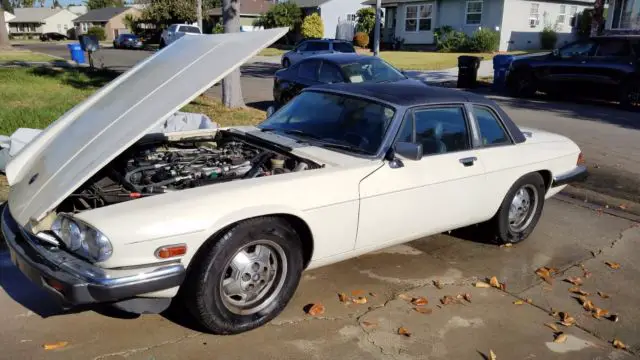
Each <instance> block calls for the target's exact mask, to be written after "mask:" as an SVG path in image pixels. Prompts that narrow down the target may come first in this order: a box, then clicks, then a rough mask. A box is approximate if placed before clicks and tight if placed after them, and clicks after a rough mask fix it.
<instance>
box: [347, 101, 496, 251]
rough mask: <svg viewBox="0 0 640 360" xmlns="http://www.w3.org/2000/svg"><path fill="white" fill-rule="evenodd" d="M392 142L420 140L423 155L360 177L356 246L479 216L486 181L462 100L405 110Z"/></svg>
mask: <svg viewBox="0 0 640 360" xmlns="http://www.w3.org/2000/svg"><path fill="white" fill-rule="evenodd" d="M396 142H413V143H419V144H422V146H423V153H424V156H423V157H422V159H420V160H417V161H413V160H408V159H401V160H402V163H403V166H401V167H397V166H391V163H390V162H385V163H384V164H383V165H382V166H381V167H380V168H379V169H378V170H376V171H375V172H374V173H372V174H371V175H369V176H367V177H366V178H365V179H363V180H362V181H361V183H360V216H359V224H358V235H357V242H356V247H357V248H360V249H365V248H379V247H381V246H388V245H392V244H395V243H402V242H406V241H410V240H413V239H417V238H420V237H423V236H428V235H432V234H436V233H439V232H442V231H446V230H452V229H455V228H458V227H462V226H465V225H470V224H473V223H476V222H478V221H479V219H481V218H482V216H483V215H484V213H483V209H482V206H483V201H484V197H485V195H484V194H485V191H484V190H485V187H486V186H487V184H486V182H485V178H484V167H483V164H482V159H481V157H480V156H478V152H477V151H476V150H473V148H472V146H471V128H470V123H469V116H468V114H467V112H466V108H465V106H464V105H463V104H451V105H436V106H427V107H419V108H415V109H411V110H409V111H408V112H407V113H406V115H405V117H404V120H403V124H402V126H401V129H400V131H399V133H398V136H397V137H396Z"/></svg>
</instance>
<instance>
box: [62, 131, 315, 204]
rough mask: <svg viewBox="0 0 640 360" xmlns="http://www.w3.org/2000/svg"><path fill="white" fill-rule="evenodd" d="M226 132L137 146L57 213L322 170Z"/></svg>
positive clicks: (74, 195) (143, 143)
mask: <svg viewBox="0 0 640 360" xmlns="http://www.w3.org/2000/svg"><path fill="white" fill-rule="evenodd" d="M261 142H262V141H260V140H259V139H258V141H254V140H253V139H252V140H251V141H250V140H249V139H248V138H247V137H245V136H241V135H238V134H233V133H229V132H227V131H224V130H220V131H218V132H216V134H215V136H209V137H194V138H185V139H180V140H167V139H166V138H165V139H163V140H157V141H145V142H141V143H138V144H136V145H134V146H132V147H131V148H129V149H128V150H127V151H125V152H124V153H123V154H121V155H120V156H118V157H117V158H116V159H114V160H113V161H112V162H111V163H109V164H108V165H107V166H106V167H104V168H103V169H102V170H101V171H99V172H98V173H97V174H96V175H95V176H94V177H93V178H92V179H90V180H89V181H87V182H86V183H85V184H84V185H83V186H81V187H80V188H79V189H78V190H76V191H74V192H73V194H71V195H70V196H69V197H68V198H67V199H66V200H65V201H64V202H63V203H62V204H60V206H59V207H58V211H65V212H80V211H84V210H89V209H93V208H98V207H103V206H107V205H110V204H114V203H119V202H123V201H129V200H133V199H138V198H142V197H146V196H152V195H157V194H163V193H167V192H171V191H179V190H183V189H189V188H194V187H199V186H205V185H211V184H217V183H223V182H228V181H234V180H241V179H251V178H256V177H263V176H273V175H280V174H286V173H290V172H297V171H304V170H307V169H316V168H319V167H320V166H319V165H318V164H316V163H313V162H311V161H308V160H305V159H301V158H299V157H296V156H294V155H291V154H289V153H287V152H286V151H282V150H279V149H278V148H277V147H273V146H269V144H268V143H265V144H261Z"/></svg>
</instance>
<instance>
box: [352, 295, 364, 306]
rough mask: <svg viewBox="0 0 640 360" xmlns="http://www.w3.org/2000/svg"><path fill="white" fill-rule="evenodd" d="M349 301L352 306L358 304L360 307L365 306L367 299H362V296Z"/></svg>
mask: <svg viewBox="0 0 640 360" xmlns="http://www.w3.org/2000/svg"><path fill="white" fill-rule="evenodd" d="M351 301H352V302H353V303H354V304H360V305H362V304H366V303H367V298H366V297H364V296H360V297H359V298H357V299H352V300H351Z"/></svg>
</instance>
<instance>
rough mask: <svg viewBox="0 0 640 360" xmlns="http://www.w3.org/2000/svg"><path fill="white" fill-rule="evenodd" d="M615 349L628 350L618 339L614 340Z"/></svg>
mask: <svg viewBox="0 0 640 360" xmlns="http://www.w3.org/2000/svg"><path fill="white" fill-rule="evenodd" d="M613 347H614V348H616V349H626V348H627V345H625V344H624V343H623V342H622V341H620V340H618V339H613Z"/></svg>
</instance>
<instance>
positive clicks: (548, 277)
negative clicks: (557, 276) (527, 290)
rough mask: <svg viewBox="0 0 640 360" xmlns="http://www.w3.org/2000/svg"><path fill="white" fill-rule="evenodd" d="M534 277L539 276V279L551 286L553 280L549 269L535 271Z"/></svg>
mask: <svg viewBox="0 0 640 360" xmlns="http://www.w3.org/2000/svg"><path fill="white" fill-rule="evenodd" d="M536 275H538V276H540V278H541V279H542V280H544V281H546V282H547V283H549V284H553V278H552V277H551V269H549V268H548V267H546V266H543V267H541V268H538V269H537V270H536Z"/></svg>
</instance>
